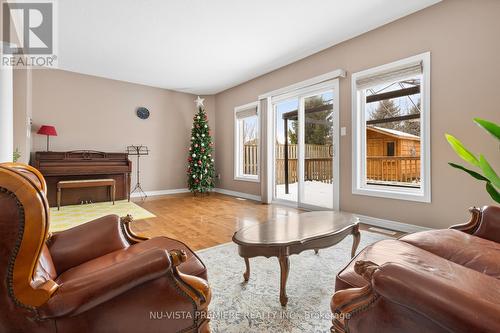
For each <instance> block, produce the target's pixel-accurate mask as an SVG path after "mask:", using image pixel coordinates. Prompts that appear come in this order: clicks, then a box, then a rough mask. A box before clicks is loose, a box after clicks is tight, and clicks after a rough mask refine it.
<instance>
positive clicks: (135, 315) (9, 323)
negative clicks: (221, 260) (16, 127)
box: [0, 163, 211, 333]
mask: <svg viewBox="0 0 500 333" xmlns="http://www.w3.org/2000/svg"><path fill="white" fill-rule="evenodd" d="M49 223H50V211H49V207H48V203H47V200H46V185H45V180H44V179H43V176H42V175H41V174H40V173H39V172H38V171H37V170H36V169H34V168H32V167H30V166H27V165H22V164H13V163H7V164H0V236H1V238H2V242H1V243H0V278H1V281H2V282H1V284H0V297H1V298H2V301H1V302H0V332H30V333H31V332H54V333H55V332H57V333H61V332H62V333H64V332H72V333H74V332H76V333H77V332H120V333H121V332H198V333H206V332H209V326H208V319H207V307H208V304H209V303H210V299H211V292H210V288H209V286H208V282H207V274H206V268H205V266H204V265H203V263H202V262H201V260H200V259H199V258H198V257H197V256H196V254H194V253H193V252H192V251H191V250H190V249H189V248H188V247H187V246H186V245H185V244H183V243H181V242H179V241H177V240H174V239H170V238H166V237H156V238H152V239H146V238H143V237H140V236H137V235H135V234H134V233H133V232H132V230H131V228H130V225H131V224H132V223H133V220H132V218H131V217H130V216H127V217H125V218H119V217H118V216H116V215H110V216H105V217H102V218H99V219H96V220H94V221H91V222H88V223H86V224H83V225H80V226H77V227H75V228H72V229H68V230H65V231H62V232H58V233H54V234H52V235H51V234H49V232H48V229H49Z"/></svg>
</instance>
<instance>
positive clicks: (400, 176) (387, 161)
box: [366, 156, 420, 185]
mask: <svg viewBox="0 0 500 333" xmlns="http://www.w3.org/2000/svg"><path fill="white" fill-rule="evenodd" d="M366 162H367V163H366V178H367V180H368V181H374V182H395V183H412V184H416V185H418V184H419V183H420V156H369V157H367V159H366Z"/></svg>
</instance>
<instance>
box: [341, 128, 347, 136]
mask: <svg viewBox="0 0 500 333" xmlns="http://www.w3.org/2000/svg"><path fill="white" fill-rule="evenodd" d="M346 133H347V129H346V128H345V127H341V128H340V136H346Z"/></svg>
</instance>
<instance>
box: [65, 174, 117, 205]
mask: <svg viewBox="0 0 500 333" xmlns="http://www.w3.org/2000/svg"><path fill="white" fill-rule="evenodd" d="M100 186H107V187H108V188H109V196H110V199H111V201H113V205H114V204H115V192H116V181H115V180H114V179H81V180H61V181H58V182H57V210H59V209H61V195H62V189H63V188H83V187H100Z"/></svg>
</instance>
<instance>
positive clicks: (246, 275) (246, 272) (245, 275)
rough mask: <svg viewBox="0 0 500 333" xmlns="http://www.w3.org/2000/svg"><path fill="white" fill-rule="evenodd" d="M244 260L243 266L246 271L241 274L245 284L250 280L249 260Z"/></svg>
mask: <svg viewBox="0 0 500 333" xmlns="http://www.w3.org/2000/svg"><path fill="white" fill-rule="evenodd" d="M243 259H245V266H246V271H245V273H243V278H244V279H245V282H248V280H249V279H250V260H249V259H248V258H243Z"/></svg>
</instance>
